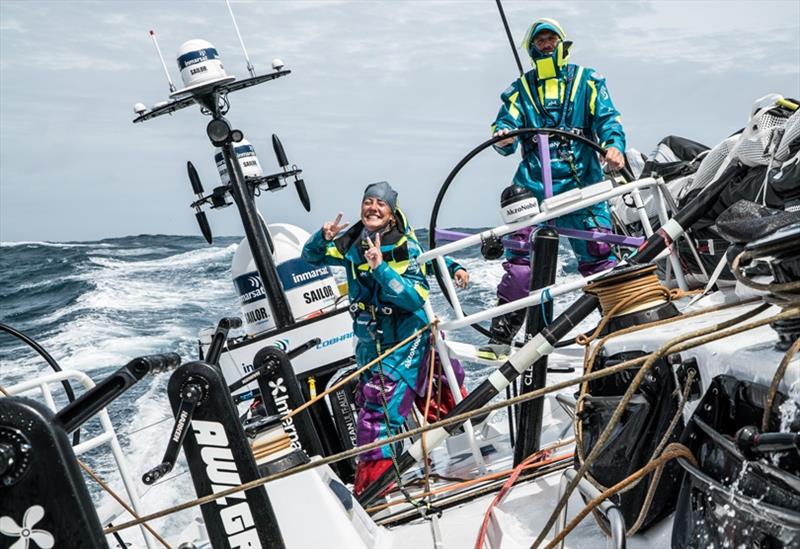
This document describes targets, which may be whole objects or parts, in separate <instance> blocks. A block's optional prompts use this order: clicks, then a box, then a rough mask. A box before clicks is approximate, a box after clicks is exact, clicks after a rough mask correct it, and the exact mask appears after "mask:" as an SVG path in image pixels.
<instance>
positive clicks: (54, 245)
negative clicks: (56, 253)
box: [0, 240, 112, 248]
mask: <svg viewBox="0 0 800 549" xmlns="http://www.w3.org/2000/svg"><path fill="white" fill-rule="evenodd" d="M22 246H31V247H36V246H38V247H45V248H98V247H99V248H103V247H111V246H112V244H109V243H104V242H48V241H38V240H20V241H18V242H2V241H0V248H17V247H22Z"/></svg>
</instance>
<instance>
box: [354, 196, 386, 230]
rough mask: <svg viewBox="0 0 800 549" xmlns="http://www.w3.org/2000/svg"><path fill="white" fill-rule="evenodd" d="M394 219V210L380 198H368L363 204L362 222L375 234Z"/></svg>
mask: <svg viewBox="0 0 800 549" xmlns="http://www.w3.org/2000/svg"><path fill="white" fill-rule="evenodd" d="M391 218H392V209H391V208H390V207H389V205H388V204H387V203H386V202H384V201H383V200H381V199H380V198H374V197H371V196H368V197H367V198H365V199H364V200H363V201H362V202H361V222H362V223H363V224H364V228H366V229H367V230H368V231H370V232H373V231H377V230H379V229H382V228H384V227H385V226H386V224H387V223H389V220H390V219H391Z"/></svg>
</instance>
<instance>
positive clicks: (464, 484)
mask: <svg viewBox="0 0 800 549" xmlns="http://www.w3.org/2000/svg"><path fill="white" fill-rule="evenodd" d="M574 442H575V439H574V438H569V439H566V440H560V441H556V442H554V443H553V444H550V445H548V446H547V447H545V448H542V450H540V451H541V452H544V451H553V450H556V449H558V448H562V447H564V446H567V445H569V444H572V443H574ZM573 457H574V454H573V453H571V452H570V453H566V454H558V455H556V456H554V457H551V458H548V459H546V460H545V461H543V462H537V463H534V464H530V465H526V466H525V467H524V469H525V470H528V469H535V468H538V467H542V466H544V465H550V464H553V463H558V462H561V461H564V460H566V459H572V458H573ZM512 472H514V468H513V467H512V468H510V469H505V470H503V471H497V472H495V473H489V474H487V475H483V476H480V477H477V478H472V479H461V480H457V481H451V483H450V484H446V485H444V486H439V487H438V488H434V489H432V490H430V491H428V492H422V493H419V494H414V497H416V498H425V497H429V496H437V495H439V494H443V493H446V492H452V491H454V490H459V489H461V488H469V487H471V486H473V485H475V484H482V483H484V482H489V481H492V480H497V479H500V478H503V477H507V476H508V475H510V474H511V473H512ZM431 476H438V475H435V474H434V475H431ZM405 502H406V501H405V499H403V498H397V499H393V500H391V501H387V502H386V503H381V504H378V505H374V506H372V507H368V508H367V509H365V511H366V512H367V513H369V514H374V513H377V512H378V511H383V510H384V509H388V508H389V507H395V506H397V505H401V504H403V503H405Z"/></svg>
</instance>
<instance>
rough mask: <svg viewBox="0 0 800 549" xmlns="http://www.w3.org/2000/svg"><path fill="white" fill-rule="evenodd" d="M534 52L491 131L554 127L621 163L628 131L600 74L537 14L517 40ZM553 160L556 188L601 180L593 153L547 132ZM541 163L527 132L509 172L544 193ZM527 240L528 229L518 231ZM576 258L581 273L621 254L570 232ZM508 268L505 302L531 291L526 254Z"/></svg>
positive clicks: (507, 326)
mask: <svg viewBox="0 0 800 549" xmlns="http://www.w3.org/2000/svg"><path fill="white" fill-rule="evenodd" d="M522 46H523V48H524V49H525V50H526V51H527V52H528V54H529V55H530V56H531V60H532V64H533V69H532V70H530V71H528V72H527V73H525V75H524V76H522V77H520V78H519V79H517V80H516V81H515V82H513V83H512V84H511V85H510V86H509V87H508V89H506V90H505V91H504V92H503V93H502V95H501V96H500V97H501V99H502V102H503V104H502V106H501V107H500V112H499V113H498V114H497V119H496V120H495V122H494V124H493V125H492V132H493V135H495V136H500V135H505V134H507V133H508V132H509V131H513V130H518V129H522V128H557V129H560V130H564V131H569V132H572V133H575V134H577V135H580V136H583V137H586V138H588V139H592V140H594V141H596V142H597V143H599V144H600V146H601V147H602V148H603V149H604V150H605V161H606V164H607V165H608V167H609V168H610V169H612V170H617V169H619V168H621V167H622V166H623V165H624V157H623V154H622V153H623V151H624V150H625V133H624V132H623V129H622V124H621V123H620V116H619V112H618V111H617V109H616V108H614V104H613V103H612V101H611V96H610V95H609V93H608V89H607V88H606V83H605V79H604V78H603V77H602V76H601V75H600V74H598V73H597V72H595V71H594V70H593V69H590V68H587V67H581V66H580V65H573V64H571V63H570V64H568V63H567V59H568V58H569V50H570V47H571V46H572V42H569V41H566V33H565V32H564V29H563V28H562V27H561V25H560V24H559V23H558V22H557V21H556V20H554V19H546V18H542V19H538V20H536V21H534V22H533V24H532V25H531V26H530V28H529V29H528V32H527V33H526V34H525V39H524V40H523V43H522ZM519 144H520V139H518V138H516V137H512V138H509V139H503V140H500V141H498V142H497V143H496V144H495V149H496V150H497V152H499V153H500V154H502V155H504V156H507V155H510V154H513V153H514V152H515V151H516V150H517V147H518V146H519ZM550 160H551V164H550V165H551V170H552V181H553V194H559V193H563V192H565V191H569V190H571V189H575V188H579V187H585V186H586V185H591V184H592V183H597V182H598V181H601V180H602V179H603V170H602V168H601V166H600V160H599V158H598V155H597V153H596V152H595V151H594V150H592V149H591V148H590V147H589V146H587V145H585V144H583V143H581V142H579V141H576V140H567V139H564V138H558V137H556V136H551V138H550ZM542 181H543V179H542V165H541V161H540V159H539V156H538V152H537V150H536V146H535V144H534V142H533V140H532V139H529V138H525V139H524V140H523V141H522V161H521V162H520V163H519V168H518V169H517V172H516V174H515V175H514V184H515V185H519V186H520V187H524V188H526V189H529V190H530V191H532V192H533V194H534V195H535V196H536V198H537V200H539V201H540V202H541V201H542V199H544V184H543V183H542ZM555 224H556V226H557V227H565V228H572V229H581V230H596V231H601V232H610V230H611V216H610V213H609V210H608V206H607V204H606V203H600V204H595V205H594V206H591V207H589V208H585V209H583V210H579V211H577V212H574V213H572V214H568V215H565V216H562V217H560V218H558V219H556V220H555ZM514 236H515V237H516V238H521V239H525V240H527V239H528V238H529V236H530V232H526V233H524V234H519V233H517V234H515V235H514ZM570 244H571V246H572V250H573V251H574V252H575V255H576V256H577V259H578V271H580V273H581V274H582V275H584V276H587V275H589V274H592V273H596V272H599V271H602V270H605V269H608V268H610V267H612V266H614V265H615V264H616V263H617V261H618V258H617V257H616V256H615V255H614V254H613V253H612V250H611V247H610V246H609V245H608V244H605V243H601V242H593V241H586V240H574V239H570ZM503 268H504V269H505V270H506V273H505V275H504V276H503V279H502V280H501V282H500V285H499V286H498V288H497V295H498V298H499V300H500V303H501V304H502V303H507V302H509V301H513V300H516V299H520V298H521V297H524V296H527V295H528V285H529V279H530V263H529V258H528V255H527V254H525V253H521V252H513V251H511V250H508V251H507V252H506V261H505V262H504V263H503ZM524 317H525V311H524V310H522V311H516V312H514V313H511V314H509V315H505V316H503V317H498V318H495V319H494V321H493V322H492V336H493V340H494V341H496V342H498V343H503V344H508V343H510V341H511V339H513V337H514V334H515V333H516V332H517V330H518V329H519V327H520V326H521V325H522V321H523V319H524Z"/></svg>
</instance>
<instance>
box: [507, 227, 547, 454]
mask: <svg viewBox="0 0 800 549" xmlns="http://www.w3.org/2000/svg"><path fill="white" fill-rule="evenodd" d="M556 267H558V233H557V232H556V231H555V229H553V228H552V227H542V228H541V229H539V230H538V231H536V233H535V235H534V237H533V253H532V254H531V282H530V290H531V292H533V291H535V290H539V289H541V288H544V287H545V286H549V285H551V284H553V283H554V282H555V280H556ZM552 319H553V302H552V300H548V301H542V303H541V305H538V306H537V305H533V306H531V307H528V314H527V317H526V319H525V339H526V340H528V339H531V338H532V337H533V336H534V335H536V334H538V333H539V332H541V331H542V330H543V329H544V328H545V327H546V326H547V325H548V324H550V322H551V321H552ZM546 383H547V355H544V356H543V357H541V358H540V359H539V360H537V361H536V362H534V363H533V365H532V366H531V367H530V368H528V369H527V370H525V372H524V373H523V374H522V376H521V377H520V384H521V387H520V393H521V394H524V393H530V392H531V391H535V390H537V389H541V388H543V387H544V386H545V385H546ZM516 413H517V440H516V444H515V446H514V466H517V465H519V464H520V463H521V462H522V461H524V460H525V458H527V457H528V456H529V455H531V454H532V453H534V452H536V451H538V450H539V447H540V446H541V440H542V415H543V414H544V398H537V399H536V400H530V401H528V402H523V403H522V404H520V405H519V407H518V409H517V412H516Z"/></svg>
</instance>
